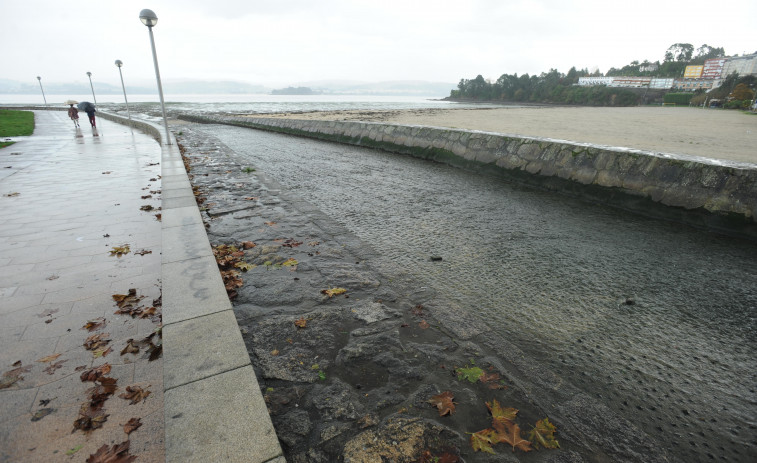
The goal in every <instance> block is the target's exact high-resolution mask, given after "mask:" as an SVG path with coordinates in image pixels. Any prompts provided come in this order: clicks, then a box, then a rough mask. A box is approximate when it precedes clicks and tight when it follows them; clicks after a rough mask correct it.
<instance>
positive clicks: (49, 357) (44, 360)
mask: <svg viewBox="0 0 757 463" xmlns="http://www.w3.org/2000/svg"><path fill="white" fill-rule="evenodd" d="M61 355H62V354H50V355H47V356H45V357H42V358H41V359H38V360H37V361H38V362H41V363H48V362H52V361H53V360H55V359H57V358H58V357H60V356H61Z"/></svg>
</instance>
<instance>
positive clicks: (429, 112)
mask: <svg viewBox="0 0 757 463" xmlns="http://www.w3.org/2000/svg"><path fill="white" fill-rule="evenodd" d="M272 117H286V118H293V119H320V120H343V121H371V122H391V123H397V124H408V125H427V126H434V127H451V128H459V129H468V130H482V131H487V132H497V133H505V134H511V135H525V136H534V137H547V138H553V139H560V140H568V141H574V142H584V143H596V144H601V145H608V146H620V147H626V148H636V149H642V150H648V151H656V152H663V153H676V154H687V155H693V156H701V157H706V158H713V159H726V160H731V161H739V162H748V163H753V164H757V115H752V114H745V113H743V112H741V111H729V110H717V109H701V108H671V107H631V108H588V107H530V108H515V107H513V108H507V107H503V108H474V109H421V110H406V111H322V112H312V113H287V114H278V115H273V116H272Z"/></svg>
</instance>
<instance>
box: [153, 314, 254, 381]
mask: <svg viewBox="0 0 757 463" xmlns="http://www.w3.org/2000/svg"><path fill="white" fill-rule="evenodd" d="M174 324H175V323H174ZM249 366H252V364H250V363H247V364H245V365H239V366H236V367H233V368H228V369H226V370H223V371H219V372H216V373H213V374H210V375H208V376H204V377H202V378H198V379H193V380H191V381H187V382H185V383H181V384H177V385H175V386H171V387H167V388H165V389H164V391H171V390H173V389H178V388H180V387H184V386H186V385H188V384H195V383H200V382H202V381H205V380H206V379H209V378H213V377H214V376H221V375H224V374H226V373H228V372H230V371H235V370H240V369H242V368H247V367H249Z"/></svg>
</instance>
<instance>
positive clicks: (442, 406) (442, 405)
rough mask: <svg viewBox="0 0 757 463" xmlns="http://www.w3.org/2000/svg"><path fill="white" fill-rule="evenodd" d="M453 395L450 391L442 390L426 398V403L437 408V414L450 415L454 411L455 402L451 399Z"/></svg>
mask: <svg viewBox="0 0 757 463" xmlns="http://www.w3.org/2000/svg"><path fill="white" fill-rule="evenodd" d="M454 398H455V396H453V395H452V392H450V391H444V392H442V393H441V394H437V395H435V396H433V397H431V398H430V399H429V400H428V403H430V404H431V405H433V406H434V407H436V408H437V409H438V410H439V416H444V415H451V414H453V413H455V402H453V401H452V399H454Z"/></svg>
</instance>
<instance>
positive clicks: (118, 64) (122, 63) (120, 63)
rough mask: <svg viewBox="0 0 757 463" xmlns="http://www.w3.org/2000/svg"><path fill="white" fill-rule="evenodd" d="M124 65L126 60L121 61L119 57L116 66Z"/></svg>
mask: <svg viewBox="0 0 757 463" xmlns="http://www.w3.org/2000/svg"><path fill="white" fill-rule="evenodd" d="M123 65H124V62H123V61H121V60H120V59H117V60H116V66H118V67H121V66H123Z"/></svg>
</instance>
